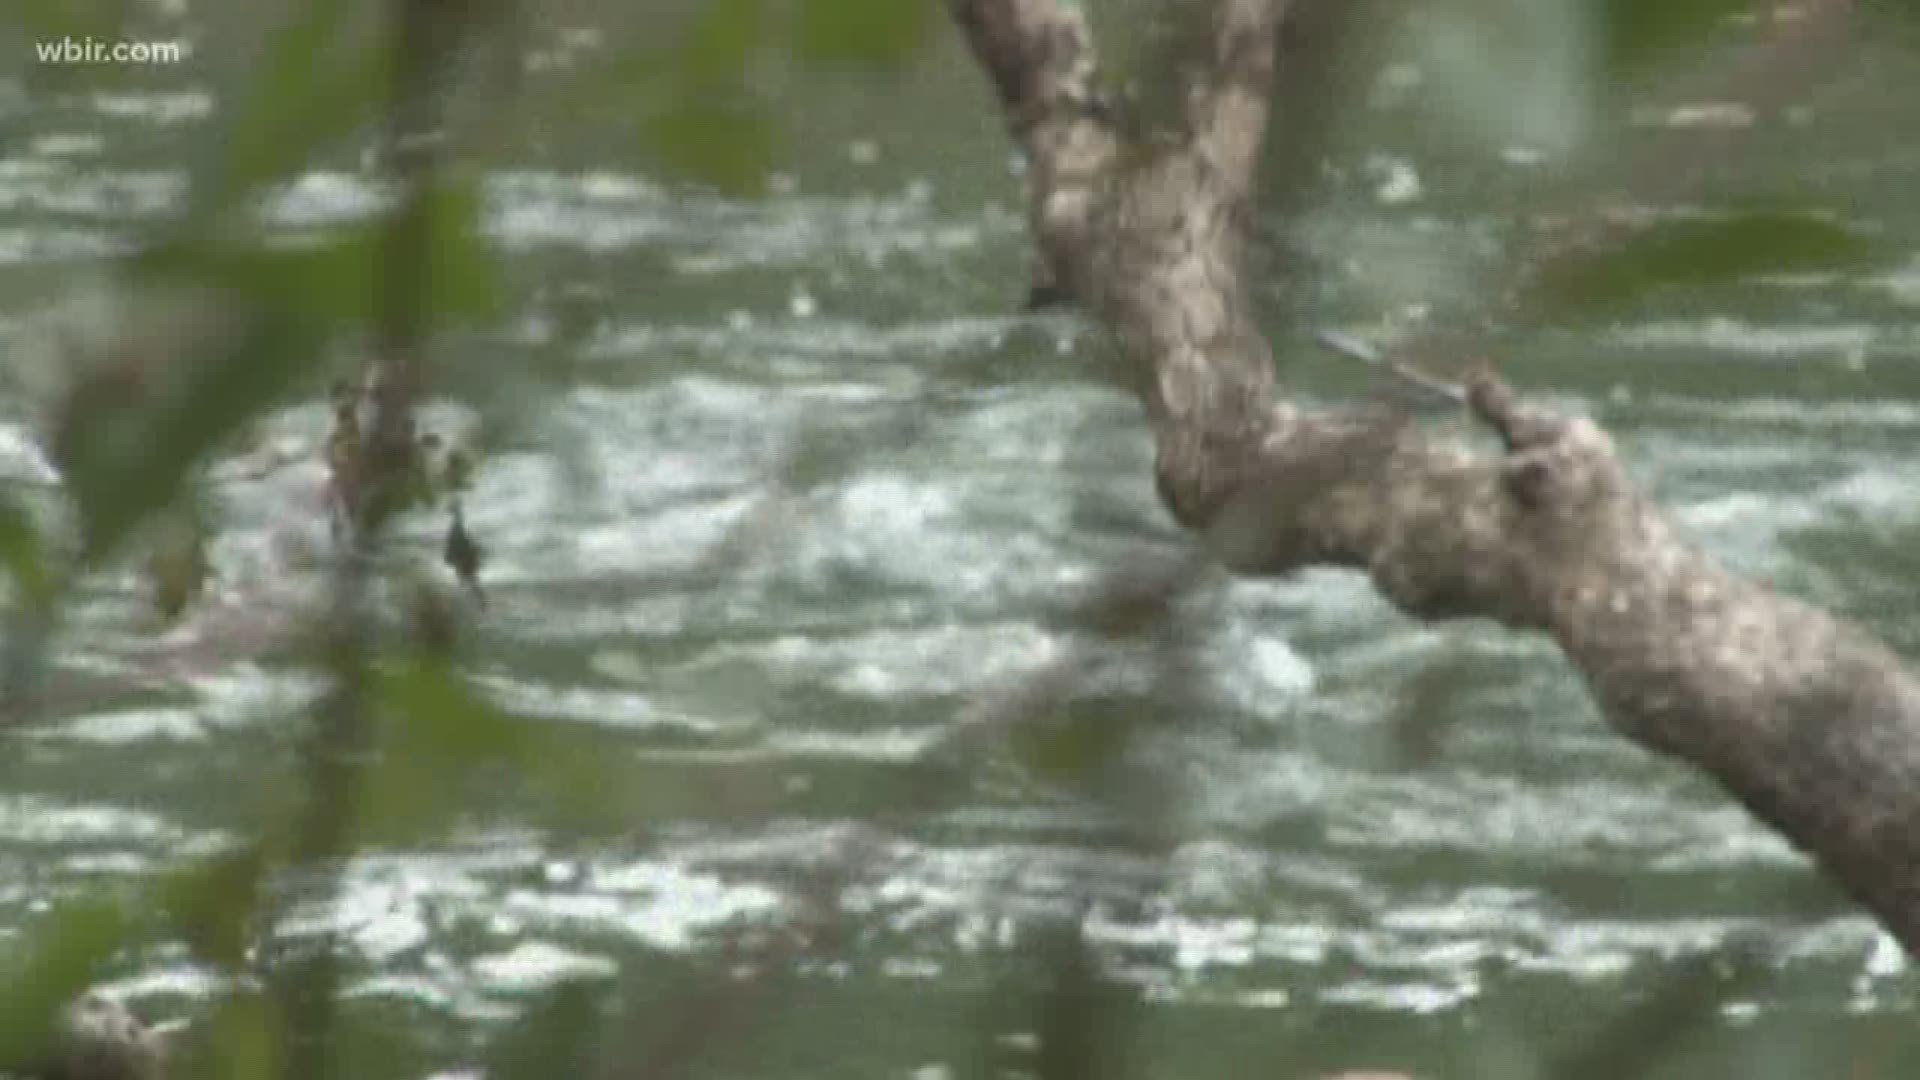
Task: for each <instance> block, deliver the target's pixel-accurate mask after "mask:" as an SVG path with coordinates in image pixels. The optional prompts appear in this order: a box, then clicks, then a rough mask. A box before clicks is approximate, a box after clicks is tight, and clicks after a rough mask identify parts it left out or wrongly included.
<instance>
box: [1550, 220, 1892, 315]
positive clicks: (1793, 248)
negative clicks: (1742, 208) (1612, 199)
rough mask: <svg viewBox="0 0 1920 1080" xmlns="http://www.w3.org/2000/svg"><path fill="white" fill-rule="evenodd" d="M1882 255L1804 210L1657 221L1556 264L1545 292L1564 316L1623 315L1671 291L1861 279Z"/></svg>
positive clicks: (1842, 227) (1866, 241)
mask: <svg viewBox="0 0 1920 1080" xmlns="http://www.w3.org/2000/svg"><path fill="white" fill-rule="evenodd" d="M1877 253H1878V252H1877V249H1876V247H1875V246H1874V245H1873V244H1872V243H1871V242H1870V241H1869V239H1868V238H1867V237H1865V236H1862V235H1861V234H1860V233H1859V232H1857V231H1856V230H1854V229H1852V228H1850V227H1848V226H1847V225H1845V224H1843V223H1841V222H1839V221H1836V220H1833V219H1832V218H1830V217H1828V216H1824V215H1821V214H1818V213H1814V212H1809V211H1805V210H1752V211H1747V212H1739V213H1728V214H1715V215H1714V216H1712V217H1703V218H1682V219H1671V220H1663V221H1657V222H1654V223H1652V224H1649V225H1645V226H1642V227H1639V228H1632V229H1628V230H1625V231H1624V233H1623V235H1622V237H1621V239H1620V240H1619V241H1617V242H1614V243H1612V244H1610V245H1607V246H1605V247H1603V248H1602V249H1600V250H1598V251H1596V252H1593V253H1591V254H1586V255H1584V256H1583V257H1581V258H1579V259H1574V260H1568V261H1565V262H1562V263H1559V264H1556V265H1555V266H1554V267H1553V268H1551V269H1550V270H1549V271H1548V272H1547V273H1546V274H1545V275H1544V276H1543V278H1542V280H1541V282H1540V283H1539V288H1540V289H1541V290H1542V292H1543V293H1544V301H1545V303H1546V304H1547V305H1548V306H1549V309H1550V310H1553V311H1556V312H1560V313H1563V314H1576V313H1581V312H1590V311H1600V310H1605V309H1610V308H1617V307H1619V306H1621V305H1624V304H1626V303H1629V302H1632V301H1636V300H1639V299H1642V298H1644V297H1645V296H1646V295H1647V294H1649V293H1651V292H1653V291H1655V290H1658V289H1661V288H1666V287H1686V288H1688V289H1695V290H1697V289H1701V288H1705V287H1709V286H1712V285H1715V284H1721V283H1725V282H1729V281H1733V280H1737V279H1740V278H1751V277H1759V276H1766V275H1788V274H1810V273H1837V272H1860V271H1864V270H1868V269H1871V268H1872V266H1873V265H1875V256H1876V255H1877Z"/></svg>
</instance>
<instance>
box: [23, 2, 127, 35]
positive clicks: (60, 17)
mask: <svg viewBox="0 0 1920 1080" xmlns="http://www.w3.org/2000/svg"><path fill="white" fill-rule="evenodd" d="M125 19H126V4H125V3H122V2H117V0H96V2H91V3H88V2H80V0H15V5H14V14H13V22H14V24H15V25H16V26H18V27H19V28H20V29H22V30H24V31H25V32H26V33H27V34H28V35H29V36H31V37H32V38H34V39H35V40H37V41H54V40H57V39H59V38H63V37H71V38H76V39H80V38H87V37H92V38H95V39H99V40H106V39H109V38H115V37H119V36H120V35H119V32H118V31H119V27H120V25H121V24H122V23H123V22H124V21H125Z"/></svg>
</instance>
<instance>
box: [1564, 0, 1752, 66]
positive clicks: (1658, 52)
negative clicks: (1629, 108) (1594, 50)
mask: <svg viewBox="0 0 1920 1080" xmlns="http://www.w3.org/2000/svg"><path fill="white" fill-rule="evenodd" d="M1591 2H1592V3H1593V4H1594V7H1595V9H1596V13H1597V15H1598V18H1599V23H1600V35H1601V41H1602V50H1601V55H1602V56H1603V57H1604V58H1605V68H1606V70H1607V71H1608V72H1610V73H1612V74H1616V75H1617V74H1624V73H1628V72H1632V71H1636V70H1642V69H1645V68H1647V67H1649V66H1651V65H1653V64H1655V63H1658V62H1660V61H1662V60H1667V59H1671V58H1672V57H1673V55H1674V54H1675V53H1676V52H1678V51H1682V50H1687V49H1697V48H1698V47H1699V46H1700V45H1701V44H1702V41H1703V39H1705V38H1706V37H1707V36H1708V35H1709V34H1710V33H1711V32H1712V31H1713V30H1714V29H1715V28H1716V27H1718V26H1721V25H1722V24H1724V23H1725V22H1726V20H1727V19H1728V18H1730V17H1732V16H1734V15H1738V14H1741V13H1743V12H1748V11H1752V10H1754V9H1755V8H1757V7H1759V6H1760V5H1758V4H1756V3H1754V0H1591Z"/></svg>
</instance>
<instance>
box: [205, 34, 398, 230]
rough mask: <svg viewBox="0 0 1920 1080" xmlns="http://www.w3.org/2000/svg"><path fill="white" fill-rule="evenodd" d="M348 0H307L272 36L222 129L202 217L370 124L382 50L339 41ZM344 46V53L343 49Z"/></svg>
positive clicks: (377, 98) (378, 100)
mask: <svg viewBox="0 0 1920 1080" xmlns="http://www.w3.org/2000/svg"><path fill="white" fill-rule="evenodd" d="M350 6H351V5H349V4H348V3H347V2H346V0H306V2H303V3H300V4H297V5H294V7H293V9H292V10H293V11H294V12H295V15H294V17H293V18H292V19H291V20H290V21H289V22H288V23H287V25H286V26H284V27H282V28H281V29H280V30H279V32H278V33H276V34H275V35H274V37H273V40H272V42H271V44H270V45H269V46H268V48H267V50H266V53H265V55H263V56H261V57H260V58H259V61H258V62H257V63H256V64H254V65H253V70H254V71H256V72H258V74H257V76H256V77H255V79H254V81H253V83H252V85H250V86H249V87H248V88H247V92H246V93H244V94H235V95H230V99H231V103H232V105H233V107H234V108H235V109H236V110H237V114H236V115H235V116H234V118H233V119H232V121H231V122H229V123H228V124H227V125H226V126H225V128H224V130H223V131H222V132H221V142H222V146H223V148H224V153H223V154H222V155H221V156H220V158H219V159H218V162H217V168H218V170H219V171H218V173H217V176H216V179H215V181H214V182H213V183H210V184H206V185H202V186H201V194H202V201H203V203H204V204H205V205H203V206H202V207H201V208H200V209H201V212H202V216H206V215H207V214H210V213H216V212H218V211H220V210H222V209H224V208H226V207H228V206H232V205H234V204H236V203H237V202H239V201H240V200H241V199H243V198H245V197H246V196H247V195H248V194H250V193H251V192H252V191H253V190H255V189H256V188H258V187H259V186H260V185H262V184H267V183H271V182H274V181H276V180H279V179H282V178H284V177H285V176H287V175H289V174H291V173H293V172H295V171H296V170H297V169H299V168H300V167H301V166H302V165H303V164H304V163H305V162H307V161H308V160H309V159H310V158H311V157H312V155H313V154H314V153H315V151H317V150H319V149H322V148H324V147H325V146H326V145H327V144H328V143H329V142H330V141H332V140H334V139H339V138H343V137H345V136H347V135H349V134H351V133H352V132H353V131H355V130H356V129H358V128H359V127H361V126H362V125H364V124H365V123H367V122H368V121H370V120H371V119H372V118H373V117H374V115H375V113H376V111H377V108H378V106H379V105H380V103H381V98H382V94H383V92H384V88H385V86H386V83H385V81H384V80H383V79H382V77H381V75H382V72H383V67H384V60H385V57H384V53H383V50H380V49H375V48H371V47H367V46H364V45H363V46H358V47H357V48H351V49H348V47H347V46H343V45H340V44H339V41H340V39H341V38H342V37H343V36H344V35H343V27H344V26H345V22H346V16H347V14H348V11H349V8H350ZM343 50H346V51H343Z"/></svg>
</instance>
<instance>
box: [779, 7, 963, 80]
mask: <svg viewBox="0 0 1920 1080" xmlns="http://www.w3.org/2000/svg"><path fill="white" fill-rule="evenodd" d="M932 14H933V9H932V5H931V4H930V3H929V2H928V0H802V3H801V5H800V11H799V25H798V26H797V27H796V28H795V37H796V43H797V48H798V51H799V54H800V57H801V59H803V60H805V61H807V62H808V63H810V64H814V65H816V66H819V67H828V68H853V69H855V70H865V71H888V70H893V69H897V68H899V67H900V66H901V65H902V64H903V63H905V62H906V60H907V58H908V57H909V56H911V55H912V53H913V51H914V50H915V49H916V48H918V47H919V46H920V45H921V43H923V42H924V41H926V40H927V37H928V33H929V30H930V28H931V25H932Z"/></svg>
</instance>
